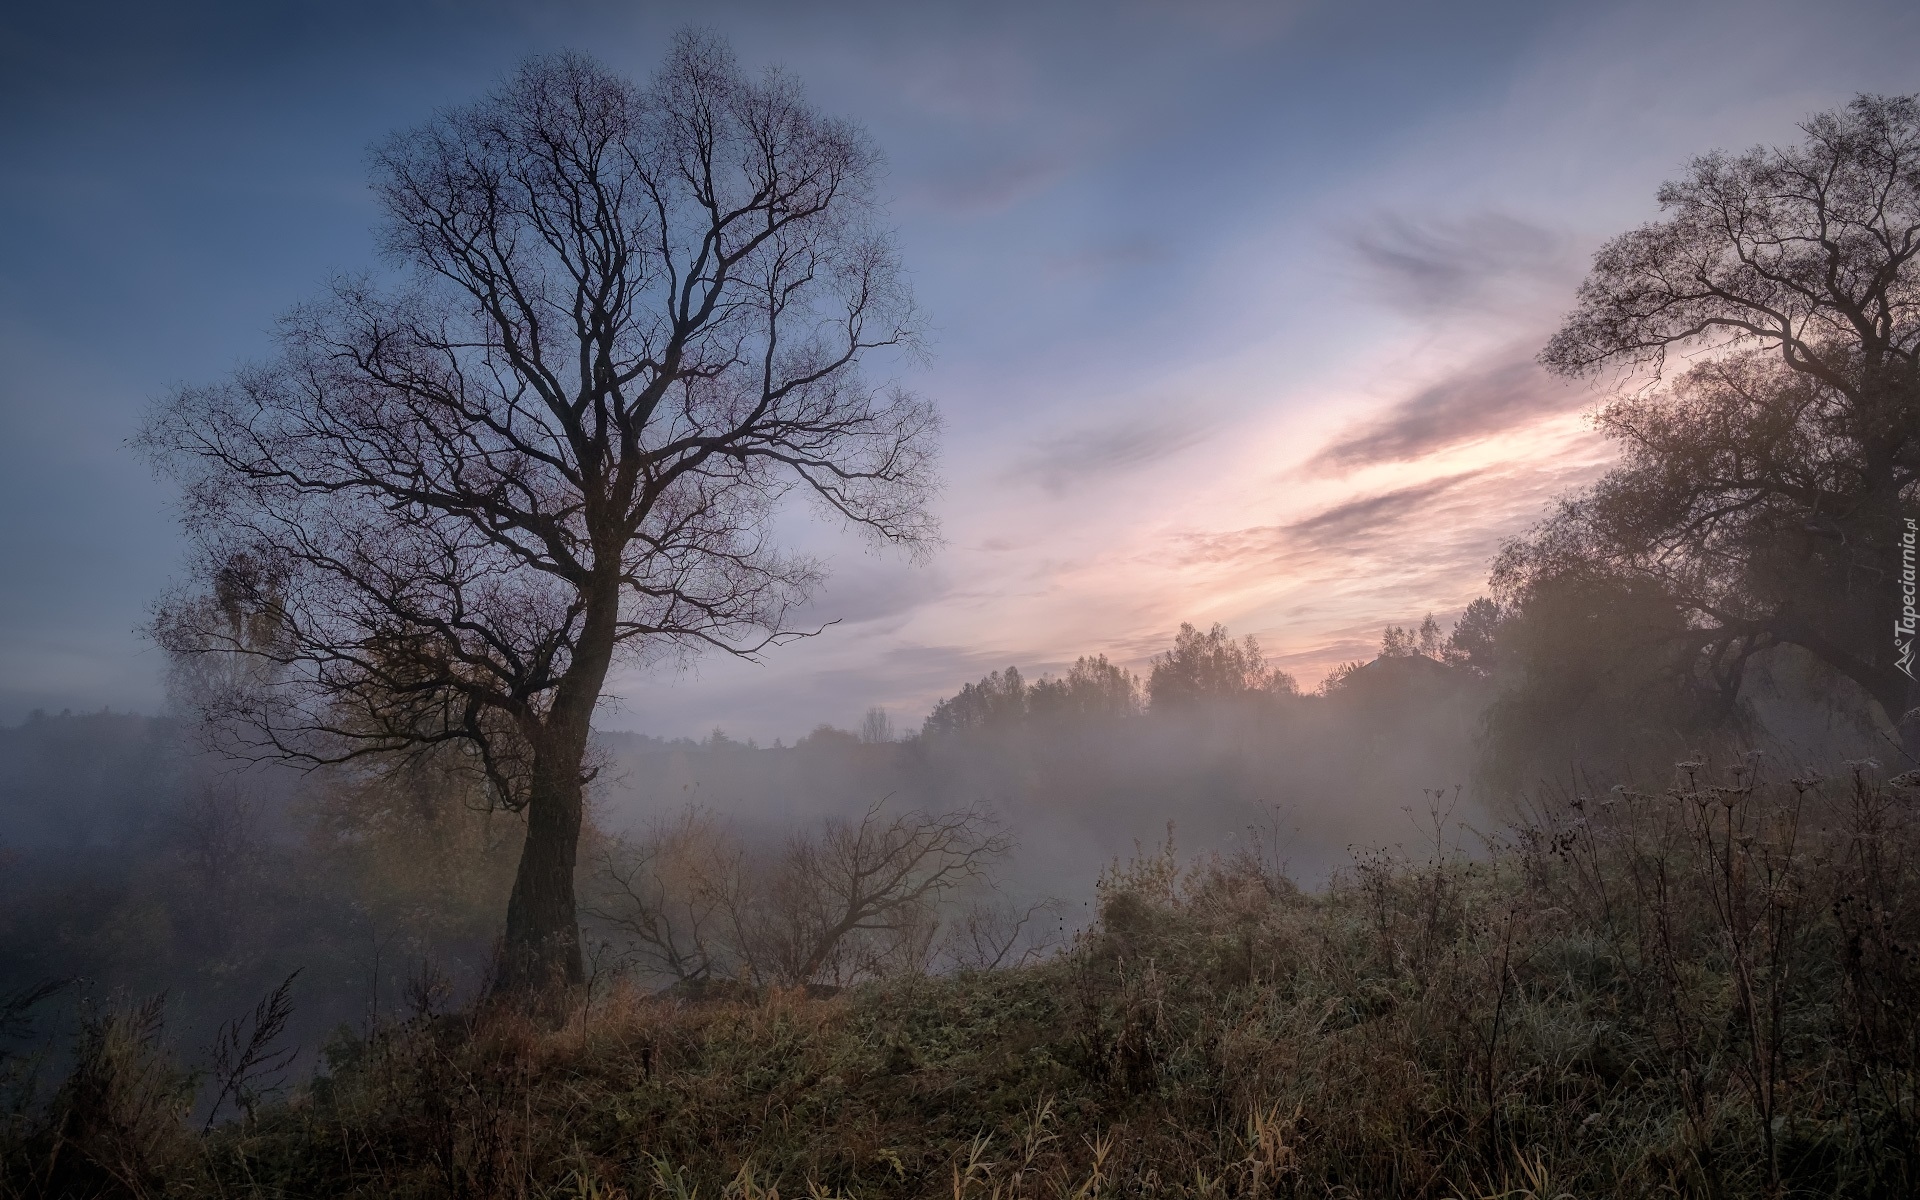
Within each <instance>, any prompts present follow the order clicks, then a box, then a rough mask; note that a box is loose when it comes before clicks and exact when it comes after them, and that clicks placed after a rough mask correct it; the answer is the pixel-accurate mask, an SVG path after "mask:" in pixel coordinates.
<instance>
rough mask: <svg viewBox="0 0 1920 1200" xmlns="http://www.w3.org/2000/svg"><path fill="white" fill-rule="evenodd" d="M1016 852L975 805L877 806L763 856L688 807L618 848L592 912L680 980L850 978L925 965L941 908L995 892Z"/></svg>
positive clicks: (779, 981)
mask: <svg viewBox="0 0 1920 1200" xmlns="http://www.w3.org/2000/svg"><path fill="white" fill-rule="evenodd" d="M1011 845H1012V843H1011V840H1010V839H1009V837H1008V836H1007V834H1006V833H1005V832H1004V831H1002V830H1001V829H1000V828H999V827H998V826H997V824H996V823H995V822H993V821H992V820H991V819H989V818H988V817H987V816H985V815H984V814H982V813H979V812H977V811H974V810H964V811H960V812H952V813H941V814H930V813H925V812H917V811H916V812H901V813H889V812H887V811H886V810H885V807H884V804H882V803H876V804H874V805H873V806H871V807H870V808H868V809H867V810H866V812H864V813H863V814H862V815H861V816H860V818H859V819H858V820H856V821H846V820H838V819H834V820H828V821H826V822H824V823H822V824H821V825H820V826H819V827H818V828H817V829H815V830H812V831H806V832H796V833H795V834H794V835H793V836H791V837H789V838H788V839H787V841H786V843H785V844H784V845H783V846H781V847H779V848H778V850H777V851H774V852H771V853H757V852H751V851H749V850H748V849H746V848H745V847H743V846H742V845H741V844H740V842H739V840H738V838H737V837H736V836H735V835H733V834H732V833H731V832H730V831H728V830H727V829H725V828H724V827H723V826H722V825H721V824H720V823H719V822H717V821H716V820H715V819H714V818H713V816H712V815H711V814H709V813H707V812H705V811H703V810H698V809H689V810H687V812H686V813H684V814H683V815H682V816H681V817H680V818H678V819H677V820H675V821H672V822H667V823H663V824H660V825H657V826H655V827H654V828H653V829H652V830H651V831H650V832H649V833H648V834H647V836H645V837H643V838H641V839H639V840H638V841H635V842H625V843H615V844H614V845H613V846H612V847H610V848H609V852H608V855H607V858H606V860H605V862H604V864H603V870H602V873H601V877H600V888H599V891H598V894H597V896H596V899H595V900H594V902H593V903H592V904H591V905H590V906H589V908H588V912H589V915H591V916H594V917H596V918H598V919H600V920H603V921H605V922H606V923H607V925H608V926H609V927H611V928H612V929H614V930H617V931H618V932H620V933H622V934H624V935H625V937H626V938H627V940H628V941H629V943H630V944H631V946H632V948H633V950H634V952H635V953H636V955H637V956H638V958H639V959H640V960H641V961H642V962H643V963H645V964H646V965H647V966H648V967H650V968H652V969H653V970H654V971H655V972H657V973H659V974H663V975H667V976H670V977H672V978H673V979H675V980H677V981H682V982H705V981H707V980H709V979H719V978H729V977H733V978H742V979H744V980H747V981H751V982H754V983H762V984H768V983H770V984H782V985H787V986H794V985H799V984H816V983H835V984H846V983H851V982H854V981H856V980H858V979H862V978H870V977H872V976H875V975H883V974H887V973H889V972H891V971H893V970H896V969H902V968H908V967H921V966H924V965H925V964H926V962H927V960H928V959H929V958H930V957H931V955H932V953H933V949H934V946H933V943H934V937H935V934H936V933H937V932H938V929H939V925H940V917H941V913H940V909H941V905H942V902H943V901H944V900H946V898H947V897H948V896H949V895H950V894H951V893H953V892H954V891H955V889H960V888H966V887H969V886H977V887H981V888H985V889H987V890H991V888H992V886H993V883H992V879H991V872H992V868H993V867H994V865H995V864H996V863H997V862H998V861H999V860H1000V859H1001V858H1003V857H1004V856H1005V855H1006V853H1007V852H1008V850H1009V849H1011ZM976 908H978V906H976ZM980 911H981V912H984V911H985V910H984V909H981V910H980ZM982 919H984V918H982ZM1000 932H1001V931H999V930H998V929H997V928H996V929H995V930H993V931H989V930H987V929H986V928H985V927H984V926H983V927H982V928H981V930H980V933H981V936H982V938H989V937H991V936H998V934H999V933H1000ZM1018 934H1019V929H1018V928H1017V927H1016V928H1015V929H1014V930H1013V936H1014V937H1015V938H1016V939H1017V937H1018ZM982 945H984V941H983V942H982ZM1010 952H1011V949H1010V947H1009V948H1008V949H1006V950H1004V951H1003V952H1002V953H1001V954H1000V955H999V956H998V957H999V958H1004V957H1005V956H1006V954H1007V953H1010Z"/></svg>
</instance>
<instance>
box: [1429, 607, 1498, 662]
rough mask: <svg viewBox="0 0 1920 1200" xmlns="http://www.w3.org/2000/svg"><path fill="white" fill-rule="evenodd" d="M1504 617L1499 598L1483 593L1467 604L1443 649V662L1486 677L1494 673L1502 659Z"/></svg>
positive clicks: (1441, 653)
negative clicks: (1500, 644)
mask: <svg viewBox="0 0 1920 1200" xmlns="http://www.w3.org/2000/svg"><path fill="white" fill-rule="evenodd" d="M1505 619H1506V613H1505V611H1504V610H1503V609H1502V608H1501V607H1500V603H1499V602H1498V601H1497V600H1493V599H1491V598H1489V597H1487V596H1481V597H1480V598H1479V599H1477V600H1475V601H1473V602H1472V603H1471V604H1468V605H1467V608H1466V611H1465V612H1462V613H1461V614H1460V620H1459V621H1458V622H1457V623H1456V624H1455V625H1454V627H1453V632H1452V633H1449V634H1448V635H1447V641H1446V645H1444V646H1442V647H1441V649H1440V661H1441V662H1444V663H1446V664H1447V665H1448V666H1452V667H1460V668H1463V669H1465V670H1467V671H1471V672H1472V673H1473V674H1475V675H1479V676H1481V677H1483V678H1484V677H1486V676H1489V675H1492V674H1493V671H1494V667H1495V664H1496V663H1497V662H1498V661H1499V641H1498V639H1499V633H1500V626H1501V623H1502V622H1503V621H1504V620H1505Z"/></svg>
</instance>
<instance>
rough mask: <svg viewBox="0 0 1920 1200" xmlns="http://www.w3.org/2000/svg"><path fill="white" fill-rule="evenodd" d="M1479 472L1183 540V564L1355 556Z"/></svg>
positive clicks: (1191, 536) (1433, 480) (1470, 472)
mask: <svg viewBox="0 0 1920 1200" xmlns="http://www.w3.org/2000/svg"><path fill="white" fill-rule="evenodd" d="M1481 474H1482V472H1479V471H1463V472H1460V473H1459V474H1457V475H1446V476H1442V477H1441V478H1439V479H1429V480H1426V481H1424V482H1421V483H1415V484H1409V485H1407V486H1406V487H1400V488H1394V489H1393V490H1391V491H1386V492H1379V493H1376V494H1374V495H1371V496H1360V497H1357V498H1355V499H1352V500H1348V501H1345V502H1343V503H1340V504H1336V505H1334V506H1333V507H1331V508H1326V509H1322V510H1321V511H1320V512H1317V513H1314V514H1313V515H1312V516H1308V517H1302V518H1300V519H1299V520H1296V521H1292V522H1289V523H1287V524H1283V525H1259V526H1254V527H1252V528H1248V529H1234V530H1229V531H1226V532H1224V533H1196V534H1188V535H1186V536H1185V537H1184V538H1183V539H1182V541H1183V542H1184V547H1183V550H1184V553H1183V554H1182V561H1183V562H1184V563H1185V564H1186V565H1197V564H1202V563H1217V564H1229V563H1232V564H1244V563H1248V562H1251V561H1260V560H1266V559H1275V558H1281V557H1289V558H1290V557H1293V556H1294V555H1295V554H1296V553H1297V552H1301V551H1305V552H1310V553H1313V554H1316V555H1317V554H1320V553H1325V552H1327V551H1339V552H1340V553H1342V554H1356V553H1358V552H1359V551H1360V549H1361V548H1362V547H1363V546H1365V545H1369V544H1372V543H1374V542H1376V541H1379V540H1380V539H1382V538H1388V537H1393V536H1396V535H1397V534H1398V532H1399V527H1400V526H1401V525H1402V524H1403V523H1404V522H1406V521H1407V520H1408V519H1410V518H1411V517H1413V516H1414V515H1415V514H1422V513H1427V512H1428V511H1429V510H1431V509H1432V507H1433V506H1434V505H1435V503H1437V502H1438V501H1440V500H1441V499H1443V498H1444V497H1447V496H1448V495H1449V494H1451V493H1454V492H1458V491H1459V490H1460V489H1461V488H1463V487H1465V486H1466V485H1467V484H1469V483H1470V482H1471V481H1472V480H1474V479H1475V478H1477V477H1478V476H1480V475H1481Z"/></svg>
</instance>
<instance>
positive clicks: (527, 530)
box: [142, 34, 936, 992]
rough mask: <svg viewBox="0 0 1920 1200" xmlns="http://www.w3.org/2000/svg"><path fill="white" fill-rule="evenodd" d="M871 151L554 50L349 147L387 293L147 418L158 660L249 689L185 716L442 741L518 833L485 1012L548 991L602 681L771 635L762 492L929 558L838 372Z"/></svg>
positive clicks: (569, 913)
mask: <svg viewBox="0 0 1920 1200" xmlns="http://www.w3.org/2000/svg"><path fill="white" fill-rule="evenodd" d="M877 161H878V160H877V156H876V154H875V152H874V150H873V149H872V148H871V146H870V145H869V144H868V142H867V140H866V139H865V137H864V136H863V135H862V134H861V133H860V132H859V131H857V130H855V129H853V128H852V127H850V126H848V125H846V124H844V123H841V122H837V121H833V120H829V119H826V118H824V117H822V116H820V115H818V114H816V113H815V112H814V111H812V110H811V109H810V108H809V107H808V106H807V105H806V104H805V103H804V102H803V100H802V98H801V96H800V94H799V91H798V89H797V87H796V86H795V85H794V83H793V82H792V81H791V80H789V79H787V78H785V77H783V76H781V75H779V74H777V73H770V74H768V75H766V76H764V77H763V78H761V79H759V80H749V79H747V78H745V77H743V75H742V74H741V72H740V71H739V70H738V69H737V67H736V66H735V64H734V61H733V59H732V57H731V56H730V54H729V53H728V51H727V50H726V49H725V47H723V46H722V45H720V44H718V43H716V42H714V41H712V40H709V39H707V38H705V37H702V36H699V35H694V34H682V35H681V36H680V37H679V38H678V39H677V41H676V42H675V44H674V47H673V50H672V52H671V53H670V54H669V55H668V56H667V60H666V62H665V65H664V66H663V68H662V69H661V71H660V73H659V75H658V76H657V78H656V79H655V80H654V81H653V83H652V84H651V86H648V87H640V86H636V85H635V84H632V83H630V82H628V81H626V80H624V79H621V78H619V77H617V76H615V75H613V74H611V73H609V72H608V71H607V70H605V69H604V68H602V67H600V66H599V65H597V64H596V63H594V62H593V61H591V60H589V59H586V58H584V57H581V56H578V55H573V54H561V55H556V56H551V57H544V58H536V59H532V60H530V61H528V62H527V63H526V64H525V65H524V66H522V67H521V68H520V70H519V72H518V73H517V74H516V75H514V76H513V77H512V78H511V79H510V80H509V81H508V82H507V83H505V84H504V85H503V86H502V87H501V88H500V89H499V90H498V91H496V92H494V93H493V94H491V95H489V96H488V97H486V98H485V99H483V100H481V101H480V102H479V103H477V104H474V105H471V106H468V107H465V108H460V109H455V110H451V111H447V112H443V113H442V114H440V115H438V116H437V117H435V118H434V119H433V120H432V121H430V122H428V123H427V124H426V125H423V126H421V127H419V128H417V129H414V130H411V131H408V132H405V133H401V134H398V135H396V136H394V137H393V138H391V139H389V140H388V141H387V142H385V143H384V144H382V145H381V146H380V147H378V149H377V150H376V152H375V154H374V158H373V163H374V171H375V178H374V189H375V192H376V195H377V196H378V198H379V201H380V205H381V209H382V212H383V218H384V225H383V231H382V236H381V244H382V248H383V249H384V251H385V252H386V254H387V255H388V257H389V259H390V260H391V261H392V263H393V264H394V265H395V266H396V267H397V268H399V269H400V273H401V274H402V275H404V281H403V282H400V283H396V284H395V285H394V286H392V287H385V286H380V285H377V284H376V283H375V282H374V281H372V280H370V279H365V278H350V279H344V280H341V281H339V282H337V283H336V284H335V285H334V286H333V287H332V289H331V290H330V291H329V292H328V293H327V294H326V295H325V296H323V297H322V298H321V299H320V300H318V301H316V302H314V303H312V304H309V305H306V306H304V307H302V308H299V309H297V310H295V311H294V312H293V313H292V314H290V315H289V316H288V317H287V318H285V320H284V321H283V322H282V325H281V328H280V339H279V340H280V350H279V354H278V356H277V357H275V358H274V359H273V360H272V361H270V362H268V363H266V364H265V365H261V366H256V367H250V368H248V369H245V370H242V371H240V372H238V373H237V374H236V375H234V376H233V377H232V378H231V379H230V380H229V381H227V382H225V383H223V384H220V385H217V386H212V387H195V388H186V389H182V390H180V391H178V392H176V393H174V394H173V395H172V396H170V397H169V398H167V399H166V400H165V401H163V402H162V403H161V404H159V405H158V406H157V407H156V409H155V411H154V413H153V414H152V416H151V418H150V420H149V423H148V425H147V427H146V430H145V432H144V434H143V438H142V441H143V444H144V446H145V447H146V449H147V450H148V451H149V452H150V453H151V454H152V455H153V456H154V458H155V459H156V461H157V462H158V463H160V464H161V465H162V466H163V467H164V468H165V469H167V470H168V471H170V472H171V473H172V474H173V475H174V476H175V477H176V478H178V479H179V480H180V482H181V483H182V485H183V488H184V492H185V503H184V520H185V525H186V528H187V530H188V532H189V534H190V536H191V537H192V539H193V542H194V544H195V546H196V547H197V558H196V562H195V567H196V579H197V582H196V583H195V584H194V585H193V586H191V587H188V588H186V589H183V590H182V591H180V592H179V593H177V594H175V595H172V596H170V597H168V598H167V599H166V600H165V601H164V602H163V603H162V605H161V607H160V610H159V613H158V615H157V618H156V621H155V631H156V635H157V636H158V638H159V640H160V641H161V643H162V644H163V645H165V646H167V647H168V648H169V649H173V650H177V651H179V652H182V653H185V654H190V655H201V656H206V655H212V656H227V657H230V658H237V659H249V660H255V661H259V662H262V663H264V664H266V665H267V666H269V667H271V670H269V671H259V672H252V673H248V672H228V673H226V674H225V676H224V677H225V678H229V679H231V678H243V679H257V680H259V682H258V684H257V685H253V686H242V687H238V688H235V689H232V690H230V691H228V692H227V693H225V697H224V699H223V700H222V701H221V702H220V703H219V704H218V705H216V706H213V707H214V708H217V709H218V711H214V712H210V714H209V715H210V716H213V717H218V718H222V719H223V720H225V723H226V725H227V727H229V728H232V729H236V730H240V731H242V732H241V733H240V734H239V735H238V736H239V745H238V746H237V748H239V749H242V750H244V751H245V752H247V753H251V754H256V755H270V756H280V757H285V758H290V759H294V760H298V761H304V762H307V763H328V762H343V761H354V760H369V761H371V762H373V763H378V762H379V761H381V760H382V759H383V758H391V757H392V756H395V755H406V754H409V753H412V752H415V751H418V750H419V749H420V748H422V747H432V746H437V745H443V744H447V743H454V744H457V745H458V746H459V747H463V748H464V750H465V751H466V752H467V753H468V754H470V756H471V760H472V762H473V763H474V765H475V768H476V769H477V770H479V771H481V772H483V773H484V775H485V778H486V780H487V781H488V786H489V790H490V792H491V795H492V799H493V802H495V803H498V804H501V805H504V806H506V807H508V808H511V809H515V810H519V811H523V812H524V813H525V816H526V824H527V832H526V840H525V844H524V849H523V852H522V855H521V859H520V866H519V871H518V874H517V876H516V879H515V882H514V887H513V892H512V897H511V899H510V901H509V903H508V906H507V920H506V938H505V943H504V945H505V954H504V958H503V969H502V971H501V973H500V976H499V983H498V985H497V986H498V988H499V989H500V990H501V991H503V992H525V991H529V990H535V989H541V988H544V987H546V986H548V985H550V984H553V983H556V982H557V983H561V984H567V985H572V984H577V983H578V982H579V981H580V980H581V979H582V976H583V972H582V963H581V953H580V943H579V932H578V923H577V919H576V900H575V891H574V870H575V860H576V855H577V853H578V843H579V835H580V830H581V821H582V789H583V786H584V784H585V782H586V776H587V774H588V771H587V770H586V769H585V768H584V767H583V761H584V756H585V753H586V748H587V737H588V724H589V720H590V718H591V716H592V714H593V711H594V707H595V705H596V704H597V703H598V702H599V700H600V698H601V693H602V688H603V686H604V683H605V680H606V678H607V674H608V671H609V669H610V667H611V665H612V664H613V663H614V662H615V661H616V659H622V658H624V659H627V660H647V659H651V658H655V657H658V656H661V655H664V654H672V653H679V652H686V651H689V650H692V649H698V648H704V647H711V648H717V649H719V650H722V651H725V652H728V653H732V654H739V655H748V656H751V655H753V654H755V653H757V652H758V651H760V650H762V649H764V648H766V647H768V646H771V645H773V644H776V643H778V642H780V641H782V640H784V639H786V638H788V637H792V636H798V631H796V630H795V629H793V628H792V627H791V625H790V623H789V622H788V620H787V616H786V614H787V613H788V612H789V610H790V608H791V606H792V605H793V604H794V603H795V602H796V601H797V600H798V599H799V598H801V597H803V596H804V595H806V594H807V592H808V589H809V588H810V587H811V585H812V584H813V583H814V582H815V581H816V579H817V578H818V571H817V569H816V567H815V565H814V564H813V563H811V562H810V561H808V560H806V559H804V558H800V557H793V556H788V555H783V554H781V553H779V552H777V551H776V550H775V548H774V547H772V546H771V545H770V544H769V542H768V538H767V522H768V519H769V517H770V516H771V514H772V513H773V512H774V511H775V508H776V506H777V505H778V504H779V503H780V501H781V499H782V497H783V496H784V495H786V494H787V493H788V492H790V491H792V490H794V489H798V490H799V492H800V493H801V494H802V495H806V496H810V497H811V498H812V499H813V500H815V501H816V502H817V503H818V504H819V506H820V507H821V508H822V510H823V511H824V512H826V513H827V514H829V515H831V516H834V517H837V518H839V519H842V520H844V521H846V522H849V523H851V525H853V526H854V527H857V528H859V529H862V530H864V531H865V532H867V533H868V534H870V535H871V536H874V537H876V538H878V539H881V540H883V541H886V542H892V543H899V544H905V545H908V546H921V545H925V544H927V543H928V542H929V540H930V539H931V538H932V536H933V533H934V531H933V527H932V524H931V520H930V518H929V516H928V515H927V510H926V506H925V500H926V498H927V495H928V492H929V489H930V487H931V486H932V474H931V471H932V454H933V439H934V436H935V433H936V420H935V417H934V414H933V412H932V411H931V409H930V408H929V407H928V406H927V405H926V404H924V403H922V402H921V401H919V400H917V399H915V398H914V397H912V396H910V395H907V394H905V393H902V392H900V391H898V390H897V389H891V388H884V387H875V386H871V385H869V384H867V383H865V382H863V381H862V379H861V376H860V375H859V365H860V363H861V361H862V359H863V357H864V356H866V355H867V354H868V353H869V352H870V351H872V350H874V349H876V348H878V347H905V348H909V349H910V348H911V347H912V346H913V345H914V314H913V308H912V304H911V300H910V298H909V295H908V292H907V289H906V287H905V285H904V283H903V282H902V280H901V278H900V273H899V268H898V265H897V262H896V256H895V253H894V249H893V243H892V241H891V238H890V235H889V234H888V232H887V231H886V230H885V229H883V228H881V227H880V226H879V225H878V224H877V221H876V212H875V209H874V206H873V202H872V198H871V197H872V181H873V176H874V172H875V168H876V165H877Z"/></svg>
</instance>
